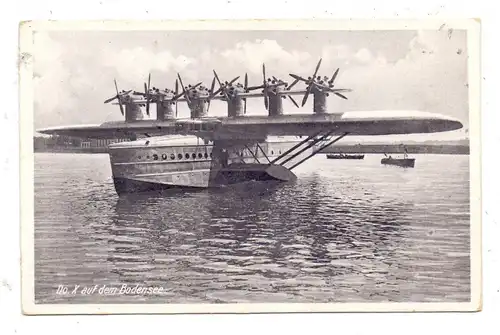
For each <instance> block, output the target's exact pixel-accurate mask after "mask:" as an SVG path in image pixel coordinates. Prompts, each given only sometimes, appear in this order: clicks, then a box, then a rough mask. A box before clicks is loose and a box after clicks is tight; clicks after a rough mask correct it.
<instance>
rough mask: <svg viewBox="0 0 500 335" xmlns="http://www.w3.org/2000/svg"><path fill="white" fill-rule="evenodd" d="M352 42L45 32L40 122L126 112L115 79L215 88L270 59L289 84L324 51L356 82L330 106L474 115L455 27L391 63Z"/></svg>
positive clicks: (38, 74)
mask: <svg viewBox="0 0 500 335" xmlns="http://www.w3.org/2000/svg"><path fill="white" fill-rule="evenodd" d="M347 42H348V41H347ZM347 42H345V43H343V44H325V45H324V46H322V47H320V46H317V48H316V51H312V48H311V47H310V46H304V45H300V44H299V43H298V44H296V45H294V46H293V47H292V48H290V47H287V48H286V47H284V46H283V45H282V44H280V43H279V41H277V40H274V39H254V40H247V41H241V42H238V43H235V44H234V45H233V46H226V47H224V48H216V47H214V46H212V45H210V43H208V42H207V44H206V46H205V47H202V48H200V49H201V52H195V53H188V52H186V51H185V52H183V53H180V52H176V50H175V49H163V50H158V47H157V46H155V45H149V46H148V45H147V44H144V43H140V42H138V41H130V43H129V45H128V46H125V47H123V46H120V47H118V46H117V45H114V44H109V43H105V44H104V45H103V44H98V43H96V44H95V45H88V46H87V45H86V47H85V48H83V47H82V46H81V45H79V44H78V43H76V42H75V43H74V45H71V46H70V45H68V43H61V42H59V41H58V40H55V39H54V38H51V37H50V36H49V35H47V34H42V33H39V34H36V35H35V52H34V54H35V57H34V59H35V104H36V110H35V113H36V115H35V121H36V126H37V127H42V126H43V127H45V126H54V125H60V124H73V123H76V124H78V123H100V122H103V121H104V120H108V119H117V120H120V119H121V118H122V117H121V115H120V113H119V112H117V109H116V106H110V105H104V104H103V101H104V100H105V99H106V98H108V97H110V96H112V95H113V94H114V87H113V78H116V80H117V81H118V84H119V89H136V90H142V82H144V81H145V80H146V79H147V75H148V73H150V72H151V73H152V85H153V86H157V87H170V88H173V84H174V82H175V78H176V74H177V72H179V73H181V75H182V78H183V80H184V81H185V84H188V83H194V82H198V81H200V80H202V81H203V82H204V83H205V85H206V86H209V85H210V82H211V80H212V78H213V74H212V69H216V71H217V73H218V74H219V76H220V77H221V80H230V79H232V78H233V77H235V76H238V75H239V76H240V80H242V79H243V76H244V73H245V72H247V73H248V76H249V81H250V84H257V83H260V82H261V81H262V64H263V63H265V64H266V72H267V76H271V75H274V76H276V77H279V78H282V79H284V80H288V81H289V82H291V81H292V79H291V78H290V76H289V75H288V74H289V73H296V74H299V75H302V76H309V75H311V74H312V72H313V71H314V68H315V65H316V63H317V61H318V59H319V58H320V57H322V59H323V62H322V65H321V70H320V73H319V74H320V75H322V76H323V75H327V76H331V75H332V74H333V72H334V71H335V69H336V68H337V67H340V69H341V71H340V73H339V76H338V78H337V85H338V86H339V87H347V88H352V89H353V92H352V93H350V94H349V100H347V101H346V100H342V99H337V98H335V97H332V98H330V99H329V101H328V103H329V110H330V112H336V111H345V110H376V109H420V110H424V111H429V112H437V113H441V114H447V115H452V116H455V117H459V118H461V119H462V120H463V121H467V120H466V119H467V115H468V111H467V87H466V82H467V66H466V64H467V48H466V39H465V32H460V31H455V32H454V33H453V34H452V35H451V38H450V37H449V35H448V32H436V31H432V32H431V31H421V32H418V33H417V34H416V36H415V37H414V38H413V39H412V40H410V41H408V45H407V53H406V55H404V56H403V57H401V59H399V60H397V61H391V62H388V61H387V58H388V57H387V56H391V55H390V54H384V50H375V49H372V48H369V47H352V46H350V45H348V43H347ZM165 44H166V43H165ZM385 52H390V50H385ZM300 99H301V97H297V98H296V100H298V101H300ZM311 103H312V99H310V100H309V102H308V104H307V105H306V106H305V108H304V109H297V108H295V107H293V105H292V104H291V103H290V102H288V101H284V106H285V108H286V112H287V113H309V112H310V110H311ZM181 105H182V106H181ZM181 105H180V106H179V110H180V112H181V116H184V117H185V116H187V115H189V111H188V110H187V107H186V106H184V105H185V104H181ZM226 108H227V107H226V105H225V104H224V103H214V104H213V106H212V107H211V111H210V112H211V114H212V113H213V115H225V113H226ZM248 110H249V111H250V113H252V114H265V113H266V111H265V109H264V104H263V101H262V99H250V100H249V101H248Z"/></svg>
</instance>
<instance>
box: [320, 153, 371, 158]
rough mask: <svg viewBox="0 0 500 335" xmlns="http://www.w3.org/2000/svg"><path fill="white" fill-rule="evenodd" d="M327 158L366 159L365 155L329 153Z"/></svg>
mask: <svg viewBox="0 0 500 335" xmlns="http://www.w3.org/2000/svg"><path fill="white" fill-rule="evenodd" d="M326 158H327V159H364V158H365V155H346V154H328V155H326Z"/></svg>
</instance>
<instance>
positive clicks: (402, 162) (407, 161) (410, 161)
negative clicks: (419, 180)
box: [380, 150, 415, 168]
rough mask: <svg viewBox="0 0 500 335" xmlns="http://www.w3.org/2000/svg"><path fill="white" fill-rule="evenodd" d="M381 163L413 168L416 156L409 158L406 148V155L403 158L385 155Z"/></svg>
mask: <svg viewBox="0 0 500 335" xmlns="http://www.w3.org/2000/svg"><path fill="white" fill-rule="evenodd" d="M384 155H385V154H384ZM380 163H381V164H384V165H396V166H400V167H408V168H412V167H415V158H408V154H407V153H406V150H405V155H404V157H403V158H392V157H391V156H387V155H385V158H382V160H381V161H380Z"/></svg>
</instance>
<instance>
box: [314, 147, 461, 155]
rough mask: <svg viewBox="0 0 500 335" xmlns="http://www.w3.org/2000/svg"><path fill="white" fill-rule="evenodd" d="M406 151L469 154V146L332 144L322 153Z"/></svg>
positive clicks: (393, 152)
mask: <svg viewBox="0 0 500 335" xmlns="http://www.w3.org/2000/svg"><path fill="white" fill-rule="evenodd" d="M405 149H406V151H407V152H408V153H409V154H440V155H469V154H470V148H469V146H466V145H447V144H442V145H436V144H434V145H422V144H408V145H404V146H403V145H400V144H398V145H385V144H364V145H334V146H332V147H329V148H326V149H325V150H323V151H322V153H353V154H354V153H356V154H357V153H359V154H369V153H373V154H383V153H387V154H389V153H391V154H402V153H404V152H405Z"/></svg>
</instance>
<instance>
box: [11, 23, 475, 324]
mask: <svg viewBox="0 0 500 335" xmlns="http://www.w3.org/2000/svg"><path fill="white" fill-rule="evenodd" d="M479 41H480V22H479V21H478V20H474V19H468V20H450V21H446V20H411V21H408V20H391V21H383V20H373V21H369V20H364V21H357V20H346V21H341V20H340V21H319V20H314V21H231V20H227V21H199V22H194V21H193V22H189V21H183V22H175V21H165V22H138V21H136V22H133V21H132V22H121V21H110V22H97V21H96V22H58V21H50V22H49V21H47V22H23V23H21V24H20V51H19V71H20V119H21V128H20V132H21V151H22V152H21V182H22V184H21V194H22V222H21V227H22V305H23V311H24V313H25V314H95V313H97V314H102V313H264V312H349V311H360V312H361V311H363V312H364V311H385V312H387V311H478V310H480V309H481V253H480V250H481V249H480V248H481V238H480V234H481V217H480V213H481V193H480V192H481V176H480V152H481V147H480V126H479V125H480V87H479V83H480V71H479V69H480V43H479Z"/></svg>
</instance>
